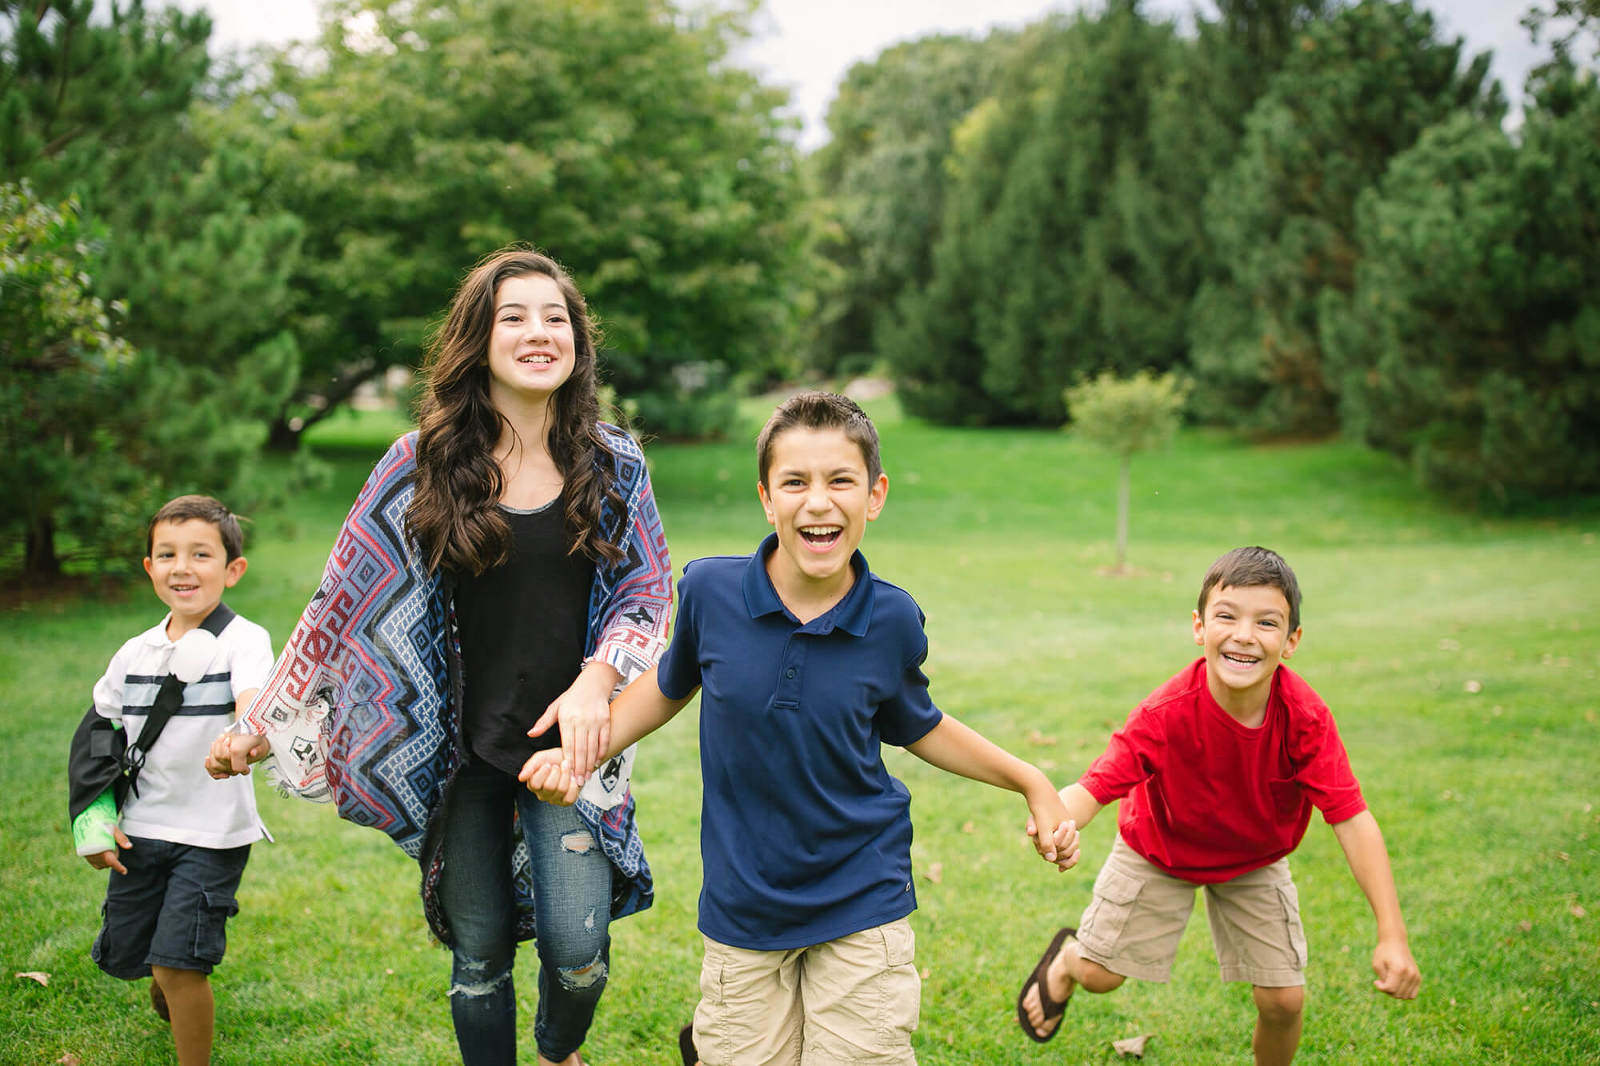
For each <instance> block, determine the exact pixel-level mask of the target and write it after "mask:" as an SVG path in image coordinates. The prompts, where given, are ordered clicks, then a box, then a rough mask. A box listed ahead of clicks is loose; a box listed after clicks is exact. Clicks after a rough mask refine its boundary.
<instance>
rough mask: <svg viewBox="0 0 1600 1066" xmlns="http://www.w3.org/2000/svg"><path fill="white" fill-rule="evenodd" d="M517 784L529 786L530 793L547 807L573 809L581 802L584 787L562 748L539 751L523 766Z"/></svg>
mask: <svg viewBox="0 0 1600 1066" xmlns="http://www.w3.org/2000/svg"><path fill="white" fill-rule="evenodd" d="M517 780H518V781H521V782H522V783H523V784H525V785H527V786H528V791H529V792H532V793H533V794H534V795H535V796H538V797H539V798H540V799H541V800H543V801H544V802H545V803H554V804H556V805H558V806H561V807H570V806H572V805H573V804H574V803H576V802H577V800H578V790H579V789H580V788H581V787H582V785H581V784H580V782H579V781H578V778H577V775H576V774H574V773H573V772H572V764H571V763H569V762H568V761H567V759H566V756H564V755H563V754H562V752H561V749H560V748H546V749H545V750H544V751H536V752H534V753H533V755H532V756H530V757H529V759H528V761H527V762H525V763H523V764H522V770H521V771H520V772H519V773H518V774H517Z"/></svg>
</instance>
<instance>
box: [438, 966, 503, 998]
mask: <svg viewBox="0 0 1600 1066" xmlns="http://www.w3.org/2000/svg"><path fill="white" fill-rule="evenodd" d="M491 970H497V972H494V973H491V972H490V971H491ZM456 971H457V979H456V980H454V981H452V982H451V984H450V994H451V995H452V996H462V997H464V998H466V999H476V998H478V997H480V996H492V995H494V994H495V993H496V992H498V991H499V990H500V987H501V986H502V985H504V984H505V983H506V982H507V981H509V980H511V968H510V967H509V966H506V967H503V968H499V967H496V966H495V964H494V963H492V962H490V961H489V960H487V959H461V960H459V961H458V962H457V964H456Z"/></svg>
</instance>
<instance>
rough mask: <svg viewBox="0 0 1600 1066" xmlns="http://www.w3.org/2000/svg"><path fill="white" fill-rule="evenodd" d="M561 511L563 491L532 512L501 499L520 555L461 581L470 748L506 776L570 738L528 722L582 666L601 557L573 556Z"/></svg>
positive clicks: (464, 718)
mask: <svg viewBox="0 0 1600 1066" xmlns="http://www.w3.org/2000/svg"><path fill="white" fill-rule="evenodd" d="M562 509H563V508H562V502H561V498H560V497H557V498H556V499H555V500H554V501H552V502H550V503H548V504H546V505H545V506H543V507H540V508H538V509H537V510H533V511H518V510H513V509H512V508H510V507H505V506H504V505H502V506H501V512H502V513H503V514H504V515H505V518H506V520H507V521H508V522H509V523H510V524H511V534H512V542H513V546H512V551H511V557H510V558H509V559H508V560H507V561H506V562H505V563H503V564H502V565H500V566H497V567H493V568H491V569H489V570H486V571H485V572H484V573H483V574H481V575H479V576H476V577H474V576H472V575H470V574H468V575H463V576H462V577H461V578H460V579H459V580H458V582H457V584H456V594H455V599H456V626H457V627H458V630H459V632H460V634H461V665H462V680H463V702H462V708H461V722H462V728H463V730H464V731H465V734H466V743H467V748H468V750H469V751H471V753H472V754H473V756H474V757H476V758H478V759H481V760H483V761H484V762H486V763H488V764H489V765H491V766H494V767H496V768H498V769H500V770H504V771H506V772H507V773H513V774H514V773H516V772H517V771H518V770H521V769H522V764H523V763H524V762H526V761H527V759H528V756H530V755H532V754H533V753H534V752H536V751H539V750H541V749H543V748H554V747H559V746H560V745H561V732H560V729H559V728H558V727H557V726H554V725H552V726H551V727H550V728H549V729H548V730H546V731H545V732H544V733H543V734H542V735H541V736H537V737H530V736H528V735H527V733H528V729H529V727H531V726H532V725H533V723H534V722H535V721H537V720H538V718H539V716H540V715H541V714H543V713H544V710H545V708H546V707H547V706H549V704H550V701H551V700H553V699H555V698H556V697H557V696H559V695H561V693H563V692H565V691H566V690H567V688H568V687H569V686H570V685H571V684H572V682H573V680H574V679H575V678H577V676H578V671H579V670H580V669H582V667H583V653H584V648H585V639H584V638H585V637H586V636H587V629H588V608H589V587H590V585H591V584H592V583H593V581H594V561H593V560H592V559H590V558H589V557H588V556H587V555H585V554H583V553H582V552H578V553H575V554H568V552H567V547H568V542H567V534H566V530H565V529H564V528H563V525H562V518H561V516H562Z"/></svg>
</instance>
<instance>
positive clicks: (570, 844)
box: [561, 829, 594, 855]
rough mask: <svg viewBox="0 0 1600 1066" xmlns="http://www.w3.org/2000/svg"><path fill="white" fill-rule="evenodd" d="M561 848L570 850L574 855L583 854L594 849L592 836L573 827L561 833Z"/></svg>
mask: <svg viewBox="0 0 1600 1066" xmlns="http://www.w3.org/2000/svg"><path fill="white" fill-rule="evenodd" d="M561 849H562V850H563V851H570V852H572V853H573V854H574V855H583V854H585V853H587V852H589V851H592V850H593V849H594V837H593V836H591V835H590V834H588V833H586V832H584V831H583V830H581V829H575V830H573V831H572V832H570V833H566V834H563V835H562V837H561Z"/></svg>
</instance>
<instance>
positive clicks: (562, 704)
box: [523, 663, 617, 803]
mask: <svg viewBox="0 0 1600 1066" xmlns="http://www.w3.org/2000/svg"><path fill="white" fill-rule="evenodd" d="M608 674H609V676H608ZM616 676H617V674H616V671H615V670H613V669H611V667H609V666H606V665H605V664H603V663H591V664H590V665H589V666H587V667H585V668H584V670H583V672H582V673H580V674H579V675H578V678H577V680H575V681H573V683H572V686H571V687H570V688H568V689H567V691H565V692H563V693H562V694H561V695H559V696H557V697H556V698H555V699H554V700H552V701H550V706H548V707H546V708H545V711H544V713H543V714H541V715H540V716H539V720H538V721H537V722H535V723H533V728H532V729H530V730H528V735H529V736H530V737H537V736H542V735H543V734H544V733H545V731H546V730H548V729H549V728H550V727H551V726H552V725H556V724H557V723H559V724H560V727H561V752H560V754H561V759H562V762H563V763H564V764H565V766H566V768H567V769H569V770H570V771H571V774H572V777H573V780H575V781H576V782H577V783H578V785H579V786H580V787H581V786H582V785H583V783H584V782H585V781H587V780H589V775H590V774H591V773H593V772H594V771H595V770H596V769H598V768H599V766H600V763H601V762H602V761H603V760H604V758H605V755H606V749H607V745H609V744H610V743H611V703H610V700H611V689H612V687H613V685H614V684H615V683H616V682H615V678H616ZM529 762H530V764H531V762H532V760H529ZM523 771H524V772H526V771H527V767H526V766H524V767H523ZM523 780H527V778H523ZM529 787H530V788H531V787H532V786H531V785H530V786H529ZM568 802H569V803H570V802H571V801H570V800H569V801H568Z"/></svg>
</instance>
